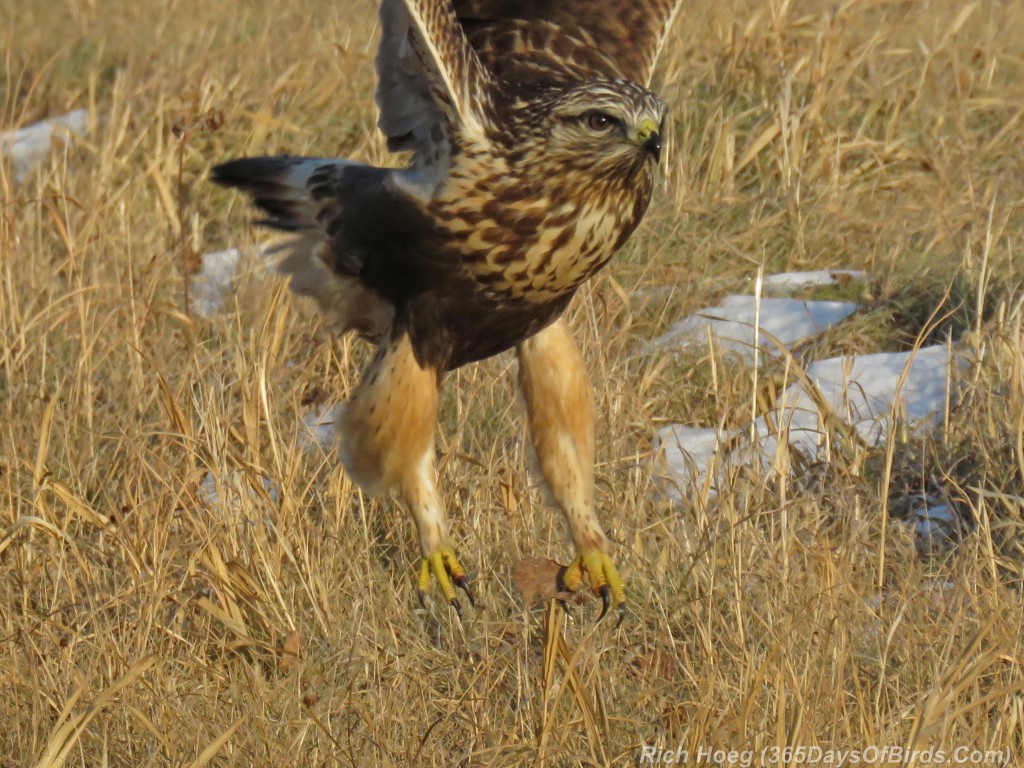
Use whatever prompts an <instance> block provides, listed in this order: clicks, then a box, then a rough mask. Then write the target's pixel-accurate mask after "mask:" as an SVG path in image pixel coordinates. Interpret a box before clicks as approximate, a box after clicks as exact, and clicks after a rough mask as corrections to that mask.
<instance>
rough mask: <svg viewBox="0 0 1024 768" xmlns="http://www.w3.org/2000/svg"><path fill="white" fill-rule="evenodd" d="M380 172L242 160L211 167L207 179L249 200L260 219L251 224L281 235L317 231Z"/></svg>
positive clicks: (322, 162) (306, 161)
mask: <svg viewBox="0 0 1024 768" xmlns="http://www.w3.org/2000/svg"><path fill="white" fill-rule="evenodd" d="M383 174H384V170H383V169H381V168H374V167H372V166H368V165H364V164H363V163H357V162H354V161H351V160H335V159H325V158H315V157H287V156H282V157H244V158H241V159H239V160H231V161H229V162H227V163H223V164H222V165H218V166H216V167H215V168H214V169H213V171H212V172H211V178H212V180H213V181H214V182H216V183H217V184H220V185H221V186H225V187H235V188H237V189H240V190H242V191H243V192H246V193H248V194H249V195H250V197H252V199H253V202H254V203H256V205H257V206H258V207H259V208H260V209H261V210H262V211H263V212H264V213H265V214H266V218H263V219H261V220H259V221H258V222H257V223H258V224H260V225H262V226H265V227H270V228H272V229H277V230H280V231H283V232H301V231H303V230H311V229H321V228H323V226H324V224H325V221H326V219H328V218H329V217H332V216H333V215H335V214H336V213H337V206H338V205H339V204H343V203H344V201H345V200H347V199H351V198H352V197H354V196H355V195H357V194H359V193H360V192H362V191H363V190H365V189H367V188H368V187H370V186H373V185H374V184H375V183H379V182H380V181H381V179H382V177H383Z"/></svg>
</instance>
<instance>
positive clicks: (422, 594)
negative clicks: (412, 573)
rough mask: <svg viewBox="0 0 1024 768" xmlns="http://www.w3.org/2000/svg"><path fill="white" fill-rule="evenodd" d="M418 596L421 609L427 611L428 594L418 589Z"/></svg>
mask: <svg viewBox="0 0 1024 768" xmlns="http://www.w3.org/2000/svg"><path fill="white" fill-rule="evenodd" d="M416 596H417V597H419V599H420V608H424V609H425V608H426V607H427V593H426V592H424V591H423V590H422V589H417V590H416Z"/></svg>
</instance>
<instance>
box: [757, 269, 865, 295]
mask: <svg viewBox="0 0 1024 768" xmlns="http://www.w3.org/2000/svg"><path fill="white" fill-rule="evenodd" d="M866 277H867V273H866V272H864V271H863V270H860V269H818V270H812V271H810V272H780V273H779V274H777V275H765V277H764V279H763V280H762V285H763V286H764V287H765V288H772V289H776V290H782V291H787V290H788V291H795V290H799V289H800V288H813V287H815V286H821V285H837V284H838V283H839V282H841V281H846V280H857V281H862V280H864V279H865V278H866Z"/></svg>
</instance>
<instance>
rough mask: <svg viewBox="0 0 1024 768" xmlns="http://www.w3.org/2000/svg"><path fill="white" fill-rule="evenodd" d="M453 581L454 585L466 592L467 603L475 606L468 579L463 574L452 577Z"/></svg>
mask: <svg viewBox="0 0 1024 768" xmlns="http://www.w3.org/2000/svg"><path fill="white" fill-rule="evenodd" d="M452 581H453V582H455V586H456V587H458V588H459V589H461V590H462V591H463V592H465V593H466V597H467V598H468V599H469V604H470V605H471V606H472V607H473V608H476V600H474V599H473V593H472V592H470V591H469V579H467V578H466V577H465V576H456V577H455V578H453V579H452Z"/></svg>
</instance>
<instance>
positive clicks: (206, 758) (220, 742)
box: [188, 715, 249, 768]
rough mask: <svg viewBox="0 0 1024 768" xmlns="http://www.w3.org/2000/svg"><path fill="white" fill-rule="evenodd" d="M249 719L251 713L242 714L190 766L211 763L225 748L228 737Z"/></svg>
mask: <svg viewBox="0 0 1024 768" xmlns="http://www.w3.org/2000/svg"><path fill="white" fill-rule="evenodd" d="M248 719H249V715H242V716H241V717H240V718H238V719H237V720H236V721H235V722H234V723H232V724H231V725H230V726H228V729H227V730H226V731H224V733H222V734H221V735H220V736H218V737H217V738H216V739H214V740H213V741H212V742H210V743H209V744H208V745H207V746H206V749H204V750H203V751H202V752H200V753H199V757H197V758H196V759H195V760H193V761H192V762H191V763H189V764H188V768H203V766H206V765H209V763H210V761H211V760H213V758H215V757H216V756H217V753H218V752H220V751H221V749H223V748H224V745H225V744H227V741H228V739H230V738H231V737H232V736H234V735H235V731H237V730H238V729H239V728H240V727H241V725H242V723H244V722H245V721H246V720H248Z"/></svg>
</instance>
